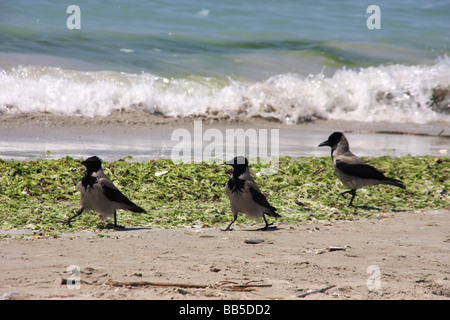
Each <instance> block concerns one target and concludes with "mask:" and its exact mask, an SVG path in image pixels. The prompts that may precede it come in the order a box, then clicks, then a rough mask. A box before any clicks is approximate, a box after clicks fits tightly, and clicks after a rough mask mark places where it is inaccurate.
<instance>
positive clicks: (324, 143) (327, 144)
mask: <svg viewBox="0 0 450 320" xmlns="http://www.w3.org/2000/svg"><path fill="white" fill-rule="evenodd" d="M325 146H328V147H329V146H330V143H329V142H328V140H327V141H324V142H322V143H321V144H319V147H325Z"/></svg>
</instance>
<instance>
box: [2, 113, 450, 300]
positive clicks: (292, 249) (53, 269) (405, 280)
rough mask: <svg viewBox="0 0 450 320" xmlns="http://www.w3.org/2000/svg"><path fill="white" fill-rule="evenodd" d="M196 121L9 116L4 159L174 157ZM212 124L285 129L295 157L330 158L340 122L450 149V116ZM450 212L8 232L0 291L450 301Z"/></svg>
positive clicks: (372, 139) (380, 138)
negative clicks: (228, 228)
mask: <svg viewBox="0 0 450 320" xmlns="http://www.w3.org/2000/svg"><path fill="white" fill-rule="evenodd" d="M194 120H197V121H199V120H201V119H171V118H166V117H163V116H156V115H149V114H145V113H142V114H140V113H135V112H132V113H125V114H114V115H112V116H110V117H106V118H102V119H90V118H83V117H62V116H61V117H58V116H54V115H42V114H41V115H30V114H28V115H2V116H1V117H0V135H1V136H2V143H3V149H2V155H1V157H4V158H8V156H10V157H13V158H14V157H17V158H19V160H20V159H21V158H23V159H33V158H34V157H35V158H46V157H48V158H58V157H63V156H66V155H69V156H72V157H84V156H85V155H91V154H98V155H100V156H102V157H104V158H105V159H106V160H117V159H119V158H120V157H123V156H128V155H131V156H133V160H134V161H146V160H149V159H152V158H159V157H164V156H166V157H167V156H168V155H170V149H171V148H172V147H173V143H174V142H170V135H171V133H172V132H173V130H175V129H176V128H186V129H187V130H192V126H193V121H194ZM203 128H204V129H207V128H220V129H221V130H225V129H226V128H244V129H245V128H267V129H271V128H277V129H279V130H280V153H281V155H290V156H294V157H295V156H329V150H320V149H319V148H317V144H318V143H320V142H321V141H323V140H324V139H325V138H327V136H328V135H329V133H331V132H333V131H335V130H345V132H348V136H349V137H351V144H352V146H353V150H354V151H355V152H357V153H358V154H360V155H363V156H381V155H390V156H397V155H404V154H412V155H421V154H434V155H437V156H439V155H447V152H448V147H449V145H448V141H449V140H448V132H447V130H448V129H447V128H446V127H445V124H428V125H406V126H402V128H400V130H399V127H398V125H396V124H387V123H386V124H379V123H378V124H371V123H355V122H351V123H345V122H326V121H316V122H311V123H305V124H302V125H297V126H287V125H280V124H279V123H277V122H271V121H267V120H264V119H253V120H251V121H247V122H239V121H227V120H221V121H218V120H217V121H203ZM399 131H401V132H399ZM299 137H301V138H299ZM58 146H59V147H58ZM102 146H104V148H103V147H102ZM47 151H50V152H47ZM449 217H450V208H449V207H447V208H446V209H442V210H438V211H410V212H402V213H392V212H384V213H383V212H381V213H379V214H377V218H371V219H368V220H364V219H362V220H355V221H320V222H319V221H310V222H307V223H303V224H296V225H279V226H278V229H277V230H275V231H270V232H261V231H256V230H255V228H256V227H255V225H251V224H249V225H245V224H244V225H239V226H237V228H236V230H235V231H233V232H223V231H221V230H220V228H218V227H217V228H178V229H153V228H148V227H142V228H141V227H133V228H126V229H124V230H122V231H108V232H105V233H102V232H100V231H99V232H98V233H96V232H79V233H75V234H73V233H67V234H62V235H61V236H59V237H57V238H47V239H40V238H39V237H38V236H37V237H36V239H31V240H30V239H29V240H2V241H1V242H0V246H1V257H2V258H1V264H0V283H1V285H0V299H24V300H25V299H164V300H171V299H175V300H181V299H195V300H203V299H208V300H214V299H225V300H228V299H240V300H247V299H251V300H254V299H263V300H269V299H288V300H292V299H299V300H300V299H363V300H365V299H430V300H435V299H450V280H449V273H448V270H450V265H449V260H448V257H449V252H450V251H449V249H450V248H449V242H450V234H449V230H450V224H449V221H450V220H449ZM0 232H1V233H3V234H4V233H11V234H13V235H14V234H17V233H20V232H22V231H21V230H15V231H6V230H1V231H0ZM24 232H25V231H24ZM261 240H262V241H261ZM248 242H250V243H248ZM252 242H258V243H252ZM73 265H74V266H77V268H79V270H80V272H81V273H80V280H81V284H80V288H79V289H70V288H69V287H70V286H67V285H66V284H64V283H65V282H64V281H66V280H67V279H68V278H70V276H71V273H70V272H67V268H68V267H69V266H73ZM368 268H369V269H368ZM374 268H375V269H374ZM374 270H375V271H374ZM371 272H375V273H374V274H372V273H371ZM328 287H329V289H327V290H324V291H322V292H316V293H311V291H312V290H319V291H320V289H323V288H328ZM301 295H303V297H299V296H301Z"/></svg>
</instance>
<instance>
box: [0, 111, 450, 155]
mask: <svg viewBox="0 0 450 320" xmlns="http://www.w3.org/2000/svg"><path fill="white" fill-rule="evenodd" d="M194 121H201V125H202V127H201V129H202V130H203V132H205V131H206V130H208V129H210V128H213V129H219V130H220V132H222V134H224V135H225V133H226V129H234V130H236V129H239V128H240V129H243V130H247V129H249V128H251V129H255V130H257V131H258V130H259V129H267V130H268V132H271V130H274V129H276V130H279V156H290V157H293V158H296V157H302V156H329V150H326V149H325V148H318V147H317V146H318V144H319V143H320V142H322V141H323V140H325V139H326V138H327V137H328V136H329V135H330V134H331V133H332V132H334V131H343V132H344V133H345V134H346V135H347V137H348V138H349V141H350V145H351V148H352V150H353V152H354V153H355V154H357V155H359V156H372V157H375V156H391V157H396V156H406V155H412V156H415V155H417V156H420V155H433V156H447V155H448V152H449V150H448V146H449V136H450V132H449V130H448V129H447V127H448V125H447V124H446V123H431V124H401V127H400V125H399V124H398V123H364V122H345V121H328V120H315V121H311V122H306V123H302V124H297V125H287V124H282V123H279V122H276V121H271V120H270V119H263V118H251V119H242V120H229V119H205V118H202V117H189V118H170V117H166V116H163V115H153V114H149V113H146V112H143V111H133V112H116V113H114V114H112V115H110V116H108V117H102V118H88V117H83V116H58V115H52V114H2V115H0V136H2V140H1V141H0V158H2V159H4V160H7V159H16V160H32V159H56V158H62V157H65V156H70V157H74V158H84V157H87V156H90V155H93V154H96V155H99V156H101V157H103V158H104V160H105V161H113V160H117V159H120V158H123V157H129V156H131V157H132V161H148V160H156V159H159V158H170V156H171V151H172V149H173V148H174V146H175V145H176V144H177V143H178V141H172V140H171V135H172V133H173V132H174V131H175V130H176V129H186V130H187V131H189V133H190V134H191V136H192V139H194V138H198V137H195V136H194ZM201 138H202V137H200V139H201ZM205 145H207V143H206V142H203V147H205Z"/></svg>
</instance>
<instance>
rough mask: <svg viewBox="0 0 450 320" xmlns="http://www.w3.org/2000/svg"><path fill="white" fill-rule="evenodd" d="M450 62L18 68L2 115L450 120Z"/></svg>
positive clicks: (6, 80)
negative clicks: (217, 71) (301, 68)
mask: <svg viewBox="0 0 450 320" xmlns="http://www.w3.org/2000/svg"><path fill="white" fill-rule="evenodd" d="M449 101H450V58H448V57H444V58H442V59H440V60H439V61H437V62H436V63H435V64H434V65H419V66H405V65H390V66H379V67H369V68H365V69H359V70H346V69H341V70H338V71H336V72H335V74H334V75H333V76H331V77H326V76H324V75H323V74H317V75H310V76H307V77H303V76H300V75H297V74H282V75H278V76H275V77H271V78H269V79H267V80H266V81H261V82H253V83H249V82H243V81H234V80H232V79H227V80H224V79H222V80H220V79H214V78H209V77H200V76H188V77H184V78H181V77H179V78H164V77H160V76H157V75H153V74H149V73H142V74H129V73H119V72H112V71H92V72H82V71H74V70H67V69H61V68H53V67H37V66H18V67H14V68H11V69H9V70H2V71H1V73H0V113H33V112H47V113H53V114H63V115H84V116H89V117H93V116H107V115H109V114H111V113H112V112H114V111H116V110H144V111H147V112H149V113H160V114H164V115H166V116H171V117H185V116H190V115H200V116H205V117H217V118H221V117H227V118H236V117H240V118H245V117H255V116H259V117H270V118H275V119H278V120H279V121H280V122H283V123H298V122H301V121H308V120H311V119H316V118H321V119H333V120H355V121H371V122H373V121H388V122H399V123H403V122H410V123H427V122H432V121H445V122H450V103H449Z"/></svg>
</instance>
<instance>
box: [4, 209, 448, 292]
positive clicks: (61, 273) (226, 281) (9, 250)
mask: <svg viewBox="0 0 450 320" xmlns="http://www.w3.org/2000/svg"><path fill="white" fill-rule="evenodd" d="M257 227H258V226H256V225H240V226H236V229H235V231H232V232H223V231H221V230H220V229H219V228H207V229H203V228H200V229H195V228H188V229H186V228H180V229H150V228H130V229H125V230H123V231H111V232H107V233H102V234H103V235H104V237H99V234H96V233H91V232H84V233H77V234H63V235H62V236H61V237H59V238H52V239H32V240H3V241H1V242H0V247H1V263H0V297H2V298H3V299H167V300H169V299H175V300H179V299H196V300H197V299H198V300H202V299H208V300H211V299H225V300H228V299H252V300H254V299H433V300H434V299H447V300H448V299H450V259H449V258H450V208H447V209H443V210H438V211H429V212H426V211H425V212H424V211H422V212H403V213H395V214H393V213H390V214H381V215H380V216H379V217H378V218H376V219H370V220H358V221H331V222H325V223H319V222H317V221H316V222H314V221H311V222H308V223H306V224H300V225H279V226H278V227H279V228H278V230H274V231H266V232H264V231H257V230H256V228H257ZM2 232H3V233H4V232H5V231H2ZM16 232H17V231H16ZM251 239H259V240H264V241H263V242H260V243H258V244H249V243H246V240H251ZM330 247H337V250H336V251H330V250H329V248H330ZM71 265H76V266H78V267H79V268H80V270H81V273H80V279H81V285H80V288H79V289H69V287H68V286H67V285H65V284H61V283H62V279H67V278H69V277H70V276H71V275H73V274H72V273H67V272H66V270H67V268H68V267H69V266H71ZM369 266H377V267H375V268H379V271H380V272H379V276H380V277H379V280H380V282H379V283H377V282H375V281H373V279H372V278H375V274H373V275H372V274H371V273H367V271H368V267H369ZM369 277H372V278H371V279H369ZM368 280H369V285H372V286H373V287H371V290H369V288H368V286H367V281H368ZM114 281H116V282H122V283H128V284H129V285H125V286H122V287H117V286H113V285H112V283H113V282H114ZM142 281H146V282H155V283H157V284H161V283H166V284H167V283H169V284H173V286H156V285H149V286H132V285H131V284H137V282H142ZM183 284H194V285H201V286H205V287H204V288H192V287H183V286H181V285H183ZM236 284H238V285H242V284H244V285H259V286H255V287H251V286H250V287H247V288H238V290H233V288H232V286H233V285H236ZM377 284H379V287H378V288H377V287H376V286H377ZM329 286H334V287H333V288H331V289H328V290H327V291H325V292H318V293H313V294H309V295H307V296H306V297H303V298H300V297H298V295H300V294H303V293H307V292H308V290H315V289H321V288H325V287H329ZM245 290H248V291H245Z"/></svg>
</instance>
